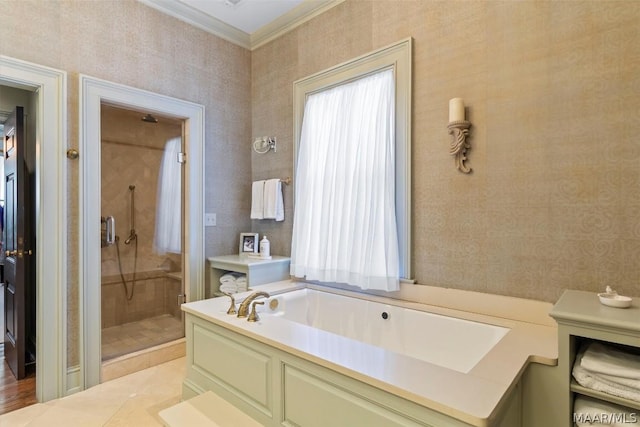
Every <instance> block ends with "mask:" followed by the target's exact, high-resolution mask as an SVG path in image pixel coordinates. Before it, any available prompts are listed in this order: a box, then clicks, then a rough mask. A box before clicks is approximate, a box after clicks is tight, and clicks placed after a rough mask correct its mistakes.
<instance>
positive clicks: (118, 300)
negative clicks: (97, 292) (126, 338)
mask: <svg viewBox="0 0 640 427" xmlns="http://www.w3.org/2000/svg"><path fill="white" fill-rule="evenodd" d="M132 279H133V277H132V276H131V275H127V276H125V280H126V281H127V291H126V292H127V293H128V294H129V295H131V293H132V290H133V298H131V300H127V297H126V296H125V290H124V286H123V284H122V281H121V280H120V276H111V277H109V278H103V280H102V301H101V308H102V328H109V327H112V326H117V325H123V324H125V323H131V322H138V321H140V320H144V319H149V318H151V317H156V316H160V315H162V314H170V315H171V316H174V317H176V318H177V319H181V315H182V312H181V311H180V305H179V304H178V298H177V297H178V295H179V294H181V293H182V283H181V281H180V280H178V279H175V278H171V277H168V276H167V275H166V274H164V272H158V271H156V272H144V273H140V274H139V275H137V276H136V283H135V286H133V284H132V283H133V281H132Z"/></svg>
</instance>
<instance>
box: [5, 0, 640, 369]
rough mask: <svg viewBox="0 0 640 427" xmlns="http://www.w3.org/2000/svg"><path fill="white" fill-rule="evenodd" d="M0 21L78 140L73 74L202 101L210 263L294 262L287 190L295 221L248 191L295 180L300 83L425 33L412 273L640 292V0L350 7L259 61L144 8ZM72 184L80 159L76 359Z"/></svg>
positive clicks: (132, 4)
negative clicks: (458, 128) (58, 84)
mask: <svg viewBox="0 0 640 427" xmlns="http://www.w3.org/2000/svg"><path fill="white" fill-rule="evenodd" d="M0 10H2V14H3V26H2V28H0V39H1V40H2V43H1V44H0V54H2V55H7V56H10V57H14V58H18V59H22V60H26V61H30V62H35V63H38V64H42V65H47V66H51V67H55V68H58V69H62V70H65V71H67V72H68V102H69V110H68V138H69V143H68V145H69V147H74V148H77V147H78V74H79V73H84V74H88V75H91V76H93V77H98V78H102V79H106V80H109V81H113V82H117V83H122V84H126V85H130V86H133V87H137V88H142V89H145V90H150V91H153V92H157V93H162V94H165V95H169V96H174V97H177V98H181V99H186V100H189V101H193V102H197V103H201V104H204V105H205V107H206V118H205V120H206V129H205V135H206V141H205V170H206V181H205V210H206V211H207V212H215V213H217V221H218V225H217V226H216V227H208V228H206V230H205V233H206V235H205V242H206V256H211V255H219V254H227V253H234V252H235V251H236V250H237V238H238V233H239V232H242V231H249V230H251V229H253V230H254V231H259V232H261V233H267V234H268V235H269V237H270V240H271V242H272V252H273V253H274V254H287V253H288V252H289V248H290V237H291V226H292V214H293V210H292V198H293V192H292V187H291V186H289V187H286V189H285V213H286V220H285V221H284V222H283V223H274V222H265V221H253V222H252V221H250V220H249V219H248V216H249V208H250V200H249V193H250V191H249V190H250V181H251V180H252V179H264V178H270V177H285V176H291V175H292V171H293V166H292V165H293V147H292V145H291V144H292V140H293V138H292V128H293V124H292V83H293V81H294V80H296V79H298V78H301V77H305V76H307V75H309V74H311V73H314V72H316V71H320V70H322V69H324V68H327V67H329V66H332V65H335V64H337V63H340V62H343V61H345V60H348V59H350V58H352V57H355V56H358V55H361V54H364V53H366V52H368V51H371V50H373V49H375V48H378V47H382V46H385V45H387V44H389V43H392V42H395V41H397V40H400V39H403V38H406V37H413V39H414V67H413V72H414V80H413V118H412V119H413V153H412V154H413V165H412V168H413V171H414V174H413V184H412V197H413V228H414V236H413V259H412V263H413V268H414V276H415V279H416V280H417V281H418V282H419V283H421V284H427V285H435V286H442V287H454V288H459V289H471V290H476V291H483V292H490V293H496V294H503V295H512V296H520V297H527V298H534V299H540V300H545V301H554V300H555V299H557V298H558V296H559V295H560V294H561V292H562V290H563V289H565V288H574V289H587V290H593V291H595V290H599V289H601V288H603V287H604V286H605V285H606V284H611V285H612V286H614V287H615V288H617V289H618V290H619V291H621V292H624V293H627V294H634V295H640V262H639V261H640V221H638V219H637V218H639V217H640V167H639V166H640V144H639V143H638V141H637V135H638V134H640V114H638V111H640V110H639V108H640V107H639V106H640V99H639V97H640V43H638V42H637V41H638V40H639V39H640V34H639V33H640V28H639V27H638V25H637V22H638V20H639V19H640V2H634V1H618V2H616V1H608V2H598V1H554V2H545V1H519V2H511V1H427V0H417V1H403V0H389V1H383V0H376V1H361V0H347V1H346V2H344V3H342V4H341V5H339V6H337V7H335V8H333V9H331V10H329V11H328V12H326V13H324V14H323V15H320V16H318V17H316V18H315V19H313V20H311V21H309V22H307V23H306V24H304V25H302V26H300V27H298V28H296V29H294V30H293V31H291V32H289V33H287V34H286V35H284V36H282V37H280V38H279V39H277V40H275V41H273V42H271V43H270V44H267V45H265V46H263V47H261V48H259V49H257V50H256V51H253V52H249V51H248V50H246V49H243V48H240V47H238V46H236V45H233V44H232V43H229V42H226V41H224V40H222V39H220V38H217V37H215V36H213V35H210V34H208V33H206V32H204V31H201V30H198V29H196V28H194V27H191V26H189V25H187V24H185V23H182V22H180V21H178V20H176V19H174V18H171V17H169V16H165V15H163V14H161V13H159V12H157V11H155V10H153V9H151V8H148V7H146V6H144V5H142V4H141V3H139V2H137V1H135V0H112V1H110V0H100V1H91V2H89V1H80V0H50V1H43V0H33V1H29V0H0ZM27 29H28V30H27ZM25 34H28V36H25ZM453 97H462V98H464V99H465V102H466V104H467V106H468V112H467V114H468V116H467V117H468V119H469V120H470V121H471V122H472V123H473V127H472V128H471V138H470V141H471V144H472V149H471V150H470V152H469V156H468V157H469V165H470V166H471V167H472V168H473V169H474V172H473V173H472V174H471V175H463V174H461V173H459V172H458V171H457V170H456V169H455V167H454V163H453V159H452V158H451V157H450V156H449V155H448V149H449V148H448V147H449V138H450V137H449V135H448V134H447V128H446V125H447V119H448V111H447V109H448V107H447V106H448V100H449V99H450V98H453ZM260 135H272V136H277V138H278V152H277V153H269V154H265V155H258V154H255V153H251V151H250V145H249V142H250V141H251V137H252V136H260ZM249 153H251V154H249ZM80 154H81V155H82V153H80ZM248 156H251V168H248V167H246V165H247V160H248ZM77 188H78V166H77V163H73V162H71V163H69V202H68V203H69V214H70V217H69V230H68V242H69V251H70V253H69V266H68V277H69V283H68V308H69V312H68V322H69V333H70V341H69V351H68V354H69V365H70V366H74V365H76V364H77V363H78V360H77V354H78V353H77V348H78V341H77V338H78V337H77V330H78V329H77V328H78V321H79V319H78V281H77V273H78V269H77V262H78V261H77V260H78V234H77V230H78V207H77V199H78V190H77Z"/></svg>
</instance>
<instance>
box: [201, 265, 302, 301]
mask: <svg viewBox="0 0 640 427" xmlns="http://www.w3.org/2000/svg"><path fill="white" fill-rule="evenodd" d="M208 260H209V264H210V267H211V278H210V281H209V283H210V286H209V293H208V295H207V297H208V298H212V297H217V296H220V295H222V293H221V292H220V278H221V277H222V276H223V275H224V274H226V273H229V272H236V273H244V274H246V275H247V287H248V288H249V289H251V288H253V287H254V286H259V285H264V284H266V283H272V282H278V281H280V280H288V279H289V278H290V277H291V276H290V274H289V264H290V263H291V258H289V257H284V256H278V255H272V256H271V259H258V258H250V257H248V256H246V255H222V256H214V257H210V258H208Z"/></svg>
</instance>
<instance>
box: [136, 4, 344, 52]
mask: <svg viewBox="0 0 640 427" xmlns="http://www.w3.org/2000/svg"><path fill="white" fill-rule="evenodd" d="M138 1H139V2H140V3H143V4H145V5H147V6H149V7H152V8H154V9H156V10H158V11H160V12H162V13H165V14H167V15H170V16H173V17H174V18H177V19H179V20H181V21H184V22H186V23H188V24H190V25H193V26H195V27H197V28H200V29H201V30H204V31H206V32H208V33H211V34H214V35H216V36H218V37H220V38H222V39H225V40H227V41H230V42H231V43H234V44H237V45H239V46H242V47H244V48H246V49H249V50H254V49H256V48H258V47H260V46H263V45H265V44H266V43H268V42H270V41H272V40H274V39H276V38H278V37H280V36H282V35H283V34H286V33H287V32H289V31H291V30H293V29H294V28H296V27H298V26H300V25H302V24H304V23H305V22H307V21H309V20H310V19H312V18H314V17H316V16H318V15H320V14H321V13H323V12H326V11H327V10H329V9H331V8H332V7H334V6H337V5H339V4H340V3H342V2H343V1H345V0H322V1H317V0H315V1H308V0H307V1H304V2H302V3H301V4H300V5H298V6H296V7H295V8H293V9H292V10H290V11H289V12H287V13H285V14H284V15H282V16H280V17H279V18H277V19H276V20H275V21H273V22H271V23H269V24H267V25H265V26H263V27H262V28H259V29H258V30H256V31H255V32H253V33H251V34H247V33H245V32H244V31H241V30H239V29H237V28H235V27H232V26H231V25H229V24H227V23H225V22H222V21H221V20H219V19H217V18H214V17H212V16H210V15H207V14H205V13H203V12H201V11H200V10H197V9H195V8H193V7H191V6H188V5H186V4H185V3H182V2H180V1H176V0H138Z"/></svg>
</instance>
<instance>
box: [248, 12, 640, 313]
mask: <svg viewBox="0 0 640 427" xmlns="http://www.w3.org/2000/svg"><path fill="white" fill-rule="evenodd" d="M639 19H640V2H633V1H619V2H616V1H608V2H598V1H555V2H546V1H519V2H514V1H504V2H503V1H458V2H454V1H444V2H440V1H423V0H421V1H398V0H390V1H382V0H380V1H358V0H349V1H347V2H345V3H342V4H341V5H339V6H337V7H335V8H333V9H331V10H329V11H328V12H326V13H324V14H322V15H321V16H319V17H317V18H316V19H314V20H312V21H310V22H308V23H306V24H305V25H303V26H301V27H298V28H297V29H295V30H294V31H292V32H290V33H288V34H286V35H284V36H283V37H281V38H279V39H277V40H275V41H273V42H272V43H270V44H268V45H266V46H264V47H261V48H259V49H258V50H256V51H254V52H253V53H252V64H251V66H252V86H251V91H252V127H253V134H254V135H263V134H265V135H267V134H268V135H275V136H277V137H278V152H277V153H269V154H265V155H258V154H253V155H252V156H253V157H252V160H253V163H252V173H253V179H264V178H268V177H272V176H281V175H282V176H287V175H291V174H292V173H293V147H292V141H293V135H292V129H293V123H292V108H293V107H292V88H293V82H294V81H295V80H297V79H300V78H302V77H305V76H307V75H309V74H312V73H315V72H318V71H321V70H323V69H325V68H328V67H330V66H333V65H336V64H339V63H341V62H343V61H346V60H348V59H350V58H353V57H356V56H359V55H362V54H364V53H367V52H369V51H371V50H373V49H376V48H380V47H383V46H386V45H388V44H390V43H393V42H395V41H398V40H400V39H403V38H406V37H413V40H414V52H413V55H414V56H413V59H414V64H413V73H414V75H413V117H412V120H413V140H412V144H413V148H412V155H413V164H412V168H413V184H412V197H413V209H412V214H413V230H414V235H413V256H412V263H413V271H414V278H415V279H416V280H417V281H418V283H420V284H425V285H434V286H441V287H451V288H458V289H468V290H474V291H482V292H489V293H495V294H503V295H510V296H517V297H525V298H533V299H539V300H544V301H555V300H556V299H557V298H558V297H559V295H560V294H561V293H562V291H563V290H564V289H566V288H573V289H584V290H591V291H597V290H600V289H603V288H604V286H605V285H607V284H610V285H612V286H613V287H614V288H617V289H618V290H619V291H621V292H624V293H626V294H633V295H640V219H639V218H640V142H639V141H638V138H637V135H638V134H639V133H640V113H639V112H640V43H638V40H640V27H639V26H638V24H637V22H638V20H639ZM454 97H462V98H464V99H465V103H466V105H467V106H468V110H467V119H468V120H470V121H471V122H472V123H473V126H472V128H471V138H470V141H471V144H472V149H471V150H470V151H469V153H468V157H469V161H468V165H469V166H471V167H472V168H473V172H472V174H470V175H464V174H461V173H459V172H458V171H457V170H456V169H455V166H454V161H453V158H451V157H450V156H449V154H448V149H449V141H450V137H449V135H448V134H447V128H446V125H447V121H448V100H449V99H450V98H454ZM292 199H293V194H292V190H291V189H290V188H289V189H287V191H286V193H285V204H286V205H287V210H286V213H287V217H286V221H285V222H284V223H282V224H278V223H273V222H272V221H270V222H267V221H254V230H256V231H260V232H261V233H266V234H268V235H269V236H270V239H271V242H272V243H271V245H272V246H271V247H272V252H273V253H288V252H289V250H290V238H291V228H292V213H293V211H292V206H291V205H292Z"/></svg>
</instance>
